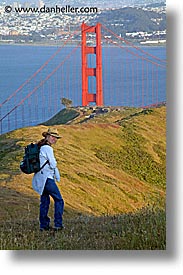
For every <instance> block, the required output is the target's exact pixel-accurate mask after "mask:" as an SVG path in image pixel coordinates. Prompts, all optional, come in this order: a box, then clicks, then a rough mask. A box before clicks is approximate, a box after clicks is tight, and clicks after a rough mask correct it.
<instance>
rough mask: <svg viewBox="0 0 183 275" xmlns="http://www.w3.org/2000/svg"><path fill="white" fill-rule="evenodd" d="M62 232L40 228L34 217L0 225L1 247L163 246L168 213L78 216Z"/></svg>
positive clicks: (124, 247)
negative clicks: (166, 214) (44, 230)
mask: <svg viewBox="0 0 183 275" xmlns="http://www.w3.org/2000/svg"><path fill="white" fill-rule="evenodd" d="M65 226H66V228H65V229H64V230H63V231H62V232H54V231H49V232H39V230H38V224H37V223H35V222H34V221H31V220H21V221H20V222H16V223H5V224H4V225H1V226H0V236H1V237H0V249H8V250H15V249H21V250H26V249H29V250H90V249H92V250H95V249H96V250H121V249H122V250H145V249H149V250H164V249H166V237H165V236H166V225H165V213H164V212H163V211H161V210H159V211H156V212H154V211H153V210H152V209H142V210H141V211H140V212H138V213H135V214H126V215H118V216H117V215H116V216H113V217H110V216H103V217H99V218H98V217H88V216H79V217H76V218H75V219H69V220H66V222H65Z"/></svg>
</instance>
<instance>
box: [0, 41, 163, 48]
mask: <svg viewBox="0 0 183 275" xmlns="http://www.w3.org/2000/svg"><path fill="white" fill-rule="evenodd" d="M79 43H80V41H73V43H69V44H65V43H64V42H63V43H36V42H34V43H12V42H9V43H7V42H2V41H0V46H33V47H34V46H35V47H39V46H40V47H62V46H65V47H75V46H76V45H78V44H79ZM131 43H132V42H131ZM133 44H134V45H135V46H137V47H139V48H140V47H143V48H144V47H151V48H152V47H166V43H157V44H154V43H152V44H151V43H149V44H144V45H142V44H139V43H133ZM102 47H112V48H115V47H116V46H115V45H108V44H102ZM123 47H128V48H130V47H132V46H129V45H128V46H127V45H123Z"/></svg>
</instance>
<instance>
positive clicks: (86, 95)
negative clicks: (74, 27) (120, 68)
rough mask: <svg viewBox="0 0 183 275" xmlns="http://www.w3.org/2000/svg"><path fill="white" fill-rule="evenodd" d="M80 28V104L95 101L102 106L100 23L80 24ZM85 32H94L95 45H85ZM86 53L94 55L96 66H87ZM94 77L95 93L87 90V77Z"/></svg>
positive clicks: (84, 104) (86, 104)
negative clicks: (94, 24) (92, 24)
mask: <svg viewBox="0 0 183 275" xmlns="http://www.w3.org/2000/svg"><path fill="white" fill-rule="evenodd" d="M81 29H82V105H83V106H88V105H89V103H90V102H95V103H96V105H97V106H103V91H102V47H101V25H100V24H99V23H98V24H97V25H96V26H88V25H86V24H85V23H82V25H81ZM87 33H96V46H94V47H91V46H87ZM87 54H95V55H96V68H88V64H87ZM89 76H95V77H96V93H90V92H89V91H88V77H89Z"/></svg>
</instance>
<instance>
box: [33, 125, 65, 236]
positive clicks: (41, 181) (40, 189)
mask: <svg viewBox="0 0 183 275" xmlns="http://www.w3.org/2000/svg"><path fill="white" fill-rule="evenodd" d="M42 136H43V137H44V139H42V140H40V141H39V142H38V146H40V153H39V158H40V165H41V166H43V168H42V169H41V170H40V171H39V172H37V173H35V174H34V176H33V180H32V187H33V189H34V190H35V191H36V192H37V193H38V194H39V195H40V213H39V222H40V231H45V230H50V229H51V227H50V218H49V217H48V211H49V205H50V196H51V197H52V198H53V200H54V230H56V231H58V230H61V229H63V224H62V215H63V210H64V200H63V198H62V195H61V193H60V191H59V189H58V186H57V184H56V181H57V182H59V181H60V173H59V170H58V168H57V162H56V159H55V156H54V152H53V148H52V145H53V144H55V143H56V142H57V140H58V139H60V138H61V136H59V134H58V131H57V129H55V128H49V129H48V130H47V132H43V133H42ZM46 162H47V163H46Z"/></svg>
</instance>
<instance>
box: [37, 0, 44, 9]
mask: <svg viewBox="0 0 183 275" xmlns="http://www.w3.org/2000/svg"><path fill="white" fill-rule="evenodd" d="M38 6H39V8H42V7H44V2H43V1H42V0H39V3H38Z"/></svg>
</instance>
